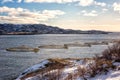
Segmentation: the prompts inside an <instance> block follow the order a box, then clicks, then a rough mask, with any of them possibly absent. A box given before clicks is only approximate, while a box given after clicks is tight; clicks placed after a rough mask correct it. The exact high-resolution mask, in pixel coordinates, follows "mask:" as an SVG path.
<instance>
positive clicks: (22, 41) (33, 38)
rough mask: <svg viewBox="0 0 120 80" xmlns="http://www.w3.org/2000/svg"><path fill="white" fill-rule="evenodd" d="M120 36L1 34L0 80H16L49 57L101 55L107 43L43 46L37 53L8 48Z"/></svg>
mask: <svg viewBox="0 0 120 80" xmlns="http://www.w3.org/2000/svg"><path fill="white" fill-rule="evenodd" d="M113 39H120V34H119V33H117V34H113V33H110V34H42V35H1V36H0V80H13V78H15V77H16V76H18V75H19V74H20V73H21V72H23V71H24V70H25V69H26V68H28V67H30V66H32V65H34V64H37V63H39V62H40V61H42V60H44V59H48V58H84V57H93V56H94V55H95V54H100V53H101V52H102V51H103V50H105V49H106V48H107V46H108V45H94V46H92V47H71V48H69V49H40V51H39V52H38V53H34V52H8V51H6V50H5V49H6V48H10V47H16V46H21V45H27V46H31V47H38V46H40V45H50V44H56V45H63V44H66V43H76V42H77V43H84V42H95V41H107V40H113Z"/></svg>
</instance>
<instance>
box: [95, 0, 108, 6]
mask: <svg viewBox="0 0 120 80" xmlns="http://www.w3.org/2000/svg"><path fill="white" fill-rule="evenodd" d="M94 4H95V5H97V6H101V7H105V6H106V5H107V4H106V3H104V2H97V1H94Z"/></svg>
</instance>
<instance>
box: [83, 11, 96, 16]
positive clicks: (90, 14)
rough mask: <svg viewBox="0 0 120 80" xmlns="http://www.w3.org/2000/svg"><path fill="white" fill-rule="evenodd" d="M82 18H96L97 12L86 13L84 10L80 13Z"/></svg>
mask: <svg viewBox="0 0 120 80" xmlns="http://www.w3.org/2000/svg"><path fill="white" fill-rule="evenodd" d="M81 13H82V15H83V16H91V17H95V16H98V14H97V12H96V11H95V10H92V11H90V12H87V11H86V10H83V11H81Z"/></svg>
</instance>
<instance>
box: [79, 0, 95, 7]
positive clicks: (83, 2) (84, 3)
mask: <svg viewBox="0 0 120 80" xmlns="http://www.w3.org/2000/svg"><path fill="white" fill-rule="evenodd" d="M79 1H80V2H79V5H81V6H89V5H92V4H93V2H94V0H79Z"/></svg>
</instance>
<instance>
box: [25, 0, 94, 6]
mask: <svg viewBox="0 0 120 80" xmlns="http://www.w3.org/2000/svg"><path fill="white" fill-rule="evenodd" d="M24 2H27V3H31V2H34V3H60V4H61V3H74V2H78V4H79V5H80V6H89V5H91V4H92V3H93V2H94V0H24Z"/></svg>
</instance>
